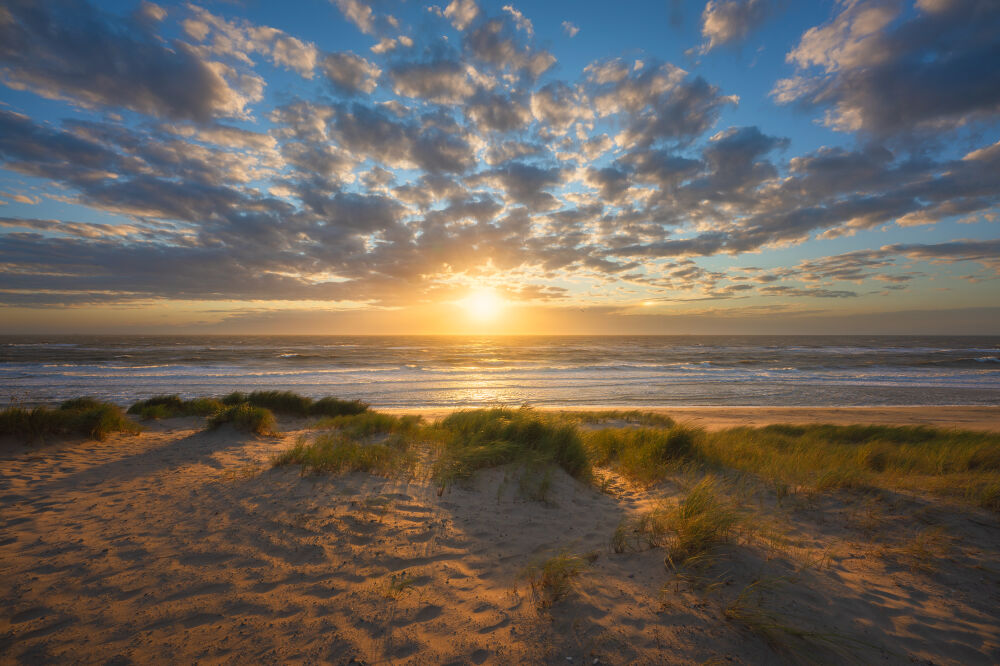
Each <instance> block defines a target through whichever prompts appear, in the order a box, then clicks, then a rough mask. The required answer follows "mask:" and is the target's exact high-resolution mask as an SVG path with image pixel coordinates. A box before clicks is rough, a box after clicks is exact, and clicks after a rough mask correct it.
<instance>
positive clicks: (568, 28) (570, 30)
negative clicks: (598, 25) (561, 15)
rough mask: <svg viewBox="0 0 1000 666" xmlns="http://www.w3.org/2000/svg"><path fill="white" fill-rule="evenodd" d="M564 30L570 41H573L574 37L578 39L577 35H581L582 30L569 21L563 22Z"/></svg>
mask: <svg viewBox="0 0 1000 666" xmlns="http://www.w3.org/2000/svg"><path fill="white" fill-rule="evenodd" d="M562 29H563V32H565V33H566V35H567V36H568V37H569V38H570V39H573V38H574V37H576V36H577V34H579V32H580V28H578V27H576V26H575V25H573V24H572V23H570V22H569V21H563V22H562Z"/></svg>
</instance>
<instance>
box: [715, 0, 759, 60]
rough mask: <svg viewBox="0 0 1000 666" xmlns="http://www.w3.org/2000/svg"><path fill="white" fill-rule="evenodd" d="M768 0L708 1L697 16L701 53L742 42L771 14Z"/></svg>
mask: <svg viewBox="0 0 1000 666" xmlns="http://www.w3.org/2000/svg"><path fill="white" fill-rule="evenodd" d="M772 11H773V7H772V5H771V2H770V1H769V0H709V2H707V3H706V4H705V9H704V10H703V11H702V13H701V35H702V37H704V38H705V43H704V44H703V45H702V47H701V52H702V53H707V52H709V51H711V50H712V49H715V48H718V47H719V46H725V45H729V44H734V43H736V42H739V41H742V40H744V39H746V37H747V35H749V34H750V32H752V31H753V30H754V29H756V28H757V27H758V26H760V24H761V23H763V22H764V21H765V20H766V19H767V18H768V17H769V16H770V14H771V12H772Z"/></svg>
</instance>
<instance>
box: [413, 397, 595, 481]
mask: <svg viewBox="0 0 1000 666" xmlns="http://www.w3.org/2000/svg"><path fill="white" fill-rule="evenodd" d="M438 430H439V433H440V438H441V439H442V440H443V446H442V449H441V452H440V457H439V458H438V460H437V462H436V463H435V465H434V470H433V473H434V477H435V478H436V479H437V480H438V481H440V482H441V483H442V484H447V483H449V482H451V481H454V480H456V479H462V478H468V477H470V476H471V475H472V474H474V473H475V472H476V471H477V470H479V469H483V468H486V467H496V466H499V465H504V464H508V463H524V464H543V465H544V464H554V465H558V466H559V467H561V468H563V469H564V470H565V471H566V472H567V473H568V474H569V475H570V476H573V477H575V478H578V479H581V480H589V478H590V473H591V467H590V461H589V460H588V458H587V453H586V450H585V449H584V446H583V441H582V440H581V438H580V434H579V432H578V431H577V429H576V427H575V426H573V425H571V424H567V423H562V422H560V421H559V420H558V418H554V417H552V416H549V415H545V414H541V413H538V412H535V411H533V410H531V409H530V408H526V407H522V408H520V409H507V408H495V409H477V410H468V411H460V412H454V413H452V414H451V415H449V416H448V417H446V418H445V419H444V420H442V421H441V423H440V424H439V425H438Z"/></svg>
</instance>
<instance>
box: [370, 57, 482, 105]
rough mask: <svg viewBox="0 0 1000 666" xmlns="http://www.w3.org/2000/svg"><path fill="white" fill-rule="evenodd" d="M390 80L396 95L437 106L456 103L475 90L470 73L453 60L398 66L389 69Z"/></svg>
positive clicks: (410, 63)
mask: <svg viewBox="0 0 1000 666" xmlns="http://www.w3.org/2000/svg"><path fill="white" fill-rule="evenodd" d="M389 78H391V79H392V85H393V90H394V91H395V92H396V94H397V95H401V96H403V97H415V98H421V99H425V100H428V101H431V102H436V103H439V104H457V103H459V102H461V101H463V100H464V99H465V98H466V97H469V96H471V95H472V93H473V92H474V91H475V86H474V84H473V82H472V80H471V79H470V77H469V70H468V69H467V68H466V67H464V66H463V65H462V64H461V63H459V62H457V61H453V60H437V61H433V62H426V63H421V62H407V63H401V64H398V65H395V66H394V67H393V68H392V69H390V70H389Z"/></svg>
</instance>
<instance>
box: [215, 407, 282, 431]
mask: <svg viewBox="0 0 1000 666" xmlns="http://www.w3.org/2000/svg"><path fill="white" fill-rule="evenodd" d="M227 423H231V424H232V425H233V427H234V428H236V429H237V430H243V431H245V432H252V433H255V434H257V435H274V434H275V432H276V431H275V421H274V414H272V413H271V411H270V410H269V409H266V408H264V407H255V406H253V405H251V404H249V403H246V402H241V403H238V404H235V405H231V406H229V407H226V408H224V409H222V410H221V411H218V412H216V413H215V414H213V415H212V416H211V417H210V418H209V419H208V427H209V428H218V427H220V426H222V425H225V424H227Z"/></svg>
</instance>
